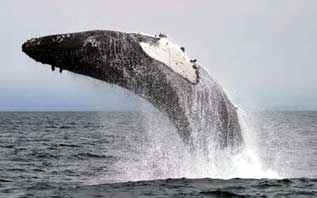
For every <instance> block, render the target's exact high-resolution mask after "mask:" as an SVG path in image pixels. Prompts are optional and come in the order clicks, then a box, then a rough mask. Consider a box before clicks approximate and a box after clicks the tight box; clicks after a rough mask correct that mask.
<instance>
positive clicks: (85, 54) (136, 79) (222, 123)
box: [22, 30, 243, 148]
mask: <svg viewBox="0 0 317 198" xmlns="http://www.w3.org/2000/svg"><path fill="white" fill-rule="evenodd" d="M22 50H23V52H25V53H26V54H27V55H28V56H30V57H31V58H33V59H34V60H36V61H38V62H41V63H43V64H49V65H51V67H52V70H54V69H55V67H58V68H59V69H60V71H62V70H67V71H70V72H73V73H77V74H81V75H84V76H89V77H92V78H95V79H99V80H102V81H105V82H107V83H111V84H115V85H117V86H120V87H123V88H125V89H128V90H130V91H131V92H133V93H135V94H137V95H139V96H140V97H142V98H144V99H145V100H147V101H149V102H150V103H152V104H153V106H154V107H156V108H157V109H158V110H159V111H161V112H163V113H164V114H165V115H167V116H168V118H169V120H170V121H171V122H172V123H173V124H174V125H175V128H176V129H177V131H178V133H179V135H180V137H181V138H182V139H183V141H184V142H185V143H186V144H188V145H191V146H193V145H195V143H194V142H195V141H196V140H197V139H200V140H204V139H205V137H207V136H208V137H209V136H210V135H211V136H212V137H213V138H215V139H217V147H220V148H225V147H228V146H232V147H234V146H238V145H241V143H242V142H243V141H242V136H241V129H240V125H239V121H238V116H237V112H236V108H235V107H234V105H233V104H232V103H231V102H230V101H229V99H228V97H227V96H226V94H225V93H224V91H223V89H222V88H221V87H220V85H219V84H218V83H217V81H215V80H214V79H213V78H212V77H211V76H210V75H209V74H208V73H207V71H206V70H205V69H204V68H202V67H201V66H200V65H199V64H198V63H197V61H196V60H191V59H190V58H189V57H187V56H186V54H185V49H184V48H183V47H179V46H178V45H176V44H174V43H172V42H171V41H169V40H168V39H167V38H166V36H165V35H159V36H152V35H147V34H142V33H124V32H118V31H107V30H95V31H86V32H78V33H70V34H58V35H50V36H44V37H40V38H33V39H30V40H28V41H27V42H25V43H24V44H23V45H22Z"/></svg>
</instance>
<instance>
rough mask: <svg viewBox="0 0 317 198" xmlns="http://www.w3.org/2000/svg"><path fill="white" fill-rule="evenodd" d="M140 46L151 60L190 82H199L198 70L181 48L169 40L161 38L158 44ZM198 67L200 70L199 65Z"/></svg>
mask: <svg viewBox="0 0 317 198" xmlns="http://www.w3.org/2000/svg"><path fill="white" fill-rule="evenodd" d="M143 34H144V33H143ZM151 37H153V36H151ZM140 45H141V47H142V49H143V51H144V52H145V53H147V55H149V56H150V57H151V58H154V59H156V60H158V61H160V62H162V63H164V64H165V65H167V66H169V67H170V68H171V69H172V70H173V71H174V72H176V73H178V74H179V75H181V76H183V77H184V78H186V79H187V80H189V81H190V82H192V83H197V82H198V76H197V74H196V69H195V68H193V65H194V63H192V62H191V61H190V58H188V57H187V56H186V55H185V53H184V52H183V51H182V50H181V47H180V46H178V45H176V44H174V43H172V42H171V41H169V40H168V39H167V38H160V39H159V40H158V41H157V42H156V43H146V42H140ZM196 66H197V68H198V65H196Z"/></svg>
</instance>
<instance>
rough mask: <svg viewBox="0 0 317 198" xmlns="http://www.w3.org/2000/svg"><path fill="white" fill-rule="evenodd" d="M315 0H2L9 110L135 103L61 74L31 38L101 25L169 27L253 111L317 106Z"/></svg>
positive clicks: (2, 86)
mask: <svg viewBox="0 0 317 198" xmlns="http://www.w3.org/2000/svg"><path fill="white" fill-rule="evenodd" d="M316 20H317V1H315V0H301V1H299V0H278V1H277V0H261V1H260V0H257V1H254V0H240V1H237V0H217V1H216V0H200V1H194V0H191V1H189V0H187V1H186V0H173V1H172V0H156V1H152V0H142V1H138V0H134V1H126V0H115V1H105V0H103V1H101V0H100V1H97V0H95V1H94V0H90V1H80V0H68V1H65V0H54V1H49V0H27V1H18V0H1V6H0V22H1V23H0V24H1V31H0V42H1V45H0V57H1V58H0V110H20V111H21V110H126V109H129V110H131V109H132V110H135V109H138V108H139V106H140V104H142V100H140V99H139V98H138V97H136V96H134V95H133V94H131V93H128V92H127V91H125V90H123V89H120V88H117V87H115V86H112V85H108V84H106V83H103V82H100V81H97V80H93V79H89V78H87V77H83V76H79V75H75V74H72V73H69V72H63V73H62V74H59V73H58V71H55V72H51V70H50V67H49V66H46V65H41V64H39V63H36V62H35V61H33V60H31V59H30V58H28V57H27V56H26V55H25V54H23V53H22V52H21V44H22V43H23V42H24V41H25V40H27V39H29V38H31V37H37V36H43V35H48V34H53V33H66V32H75V31H83V30H91V29H108V30H119V31H129V32H147V33H152V34H155V33H159V32H163V33H166V34H167V35H168V36H170V37H171V38H173V40H175V41H177V42H178V43H179V44H180V45H183V46H185V47H186V52H187V53H188V54H189V55H190V56H191V57H195V58H197V59H198V60H199V62H200V63H201V64H202V66H203V67H205V68H206V69H207V70H208V71H209V72H210V74H211V75H212V76H213V77H214V78H216V79H217V80H218V81H219V82H220V84H221V85H222V86H223V88H224V89H225V90H226V92H227V94H228V95H229V97H230V98H231V100H232V101H233V103H235V104H236V105H238V106H240V107H242V108H245V109H267V110H274V109H295V110H301V109H302V110H317V36H316V35H317V23H316Z"/></svg>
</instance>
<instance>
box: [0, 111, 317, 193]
mask: <svg viewBox="0 0 317 198" xmlns="http://www.w3.org/2000/svg"><path fill="white" fill-rule="evenodd" d="M239 117H240V123H241V125H242V129H243V137H244V139H245V144H244V146H243V148H242V149H241V150H239V151H238V152H234V153H232V152H231V151H229V150H215V151H212V152H208V153H205V152H203V151H195V152H193V151H191V150H188V148H187V147H186V145H184V144H183V142H182V141H181V138H180V137H179V136H178V134H177V133H176V130H175V129H174V127H173V126H172V124H171V123H169V121H168V120H167V119H166V118H165V117H164V116H162V115H161V114H160V113H159V112H2V113H0V197H8V198H9V197H317V112H256V113H254V112H253V113H246V112H242V111H240V112H239ZM211 144H212V142H211Z"/></svg>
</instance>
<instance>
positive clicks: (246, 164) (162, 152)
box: [117, 110, 280, 181]
mask: <svg viewBox="0 0 317 198" xmlns="http://www.w3.org/2000/svg"><path fill="white" fill-rule="evenodd" d="M238 113H239V121H240V124H241V128H242V134H243V137H244V141H245V143H244V145H243V148H240V150H239V151H238V152H234V153H233V152H232V149H231V148H228V149H215V148H214V147H212V146H211V148H210V149H213V150H210V151H209V152H205V151H202V150H195V151H190V150H189V149H188V146H186V145H184V143H183V141H182V140H181V138H180V137H179V136H178V134H177V131H176V129H175V128H174V127H173V125H172V124H171V123H170V122H169V121H168V120H167V118H166V117H165V116H164V115H160V113H159V112H152V113H149V112H144V114H145V116H144V117H145V119H146V120H145V121H144V122H143V123H144V125H145V128H146V131H147V135H146V139H145V140H144V142H143V144H142V145H138V146H137V147H138V150H139V151H138V153H141V154H139V155H140V156H138V160H135V159H134V160H129V161H124V162H120V163H118V164H117V165H118V167H119V168H120V172H121V173H122V174H120V177H119V178H118V180H120V181H138V180H153V179H166V178H181V177H186V178H207V177H208V178H220V179H230V178H271V179H272V178H280V176H279V175H278V173H277V172H275V171H273V170H270V169H266V168H264V167H263V165H262V162H261V159H260V157H259V155H258V149H259V148H257V144H256V140H255V139H254V138H255V136H254V135H253V133H254V131H253V130H254V129H252V127H249V126H248V123H247V122H248V117H247V114H246V113H245V112H243V111H241V110H239V112H238ZM209 141H212V140H209ZM210 144H211V145H213V144H214V143H213V142H210Z"/></svg>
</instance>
